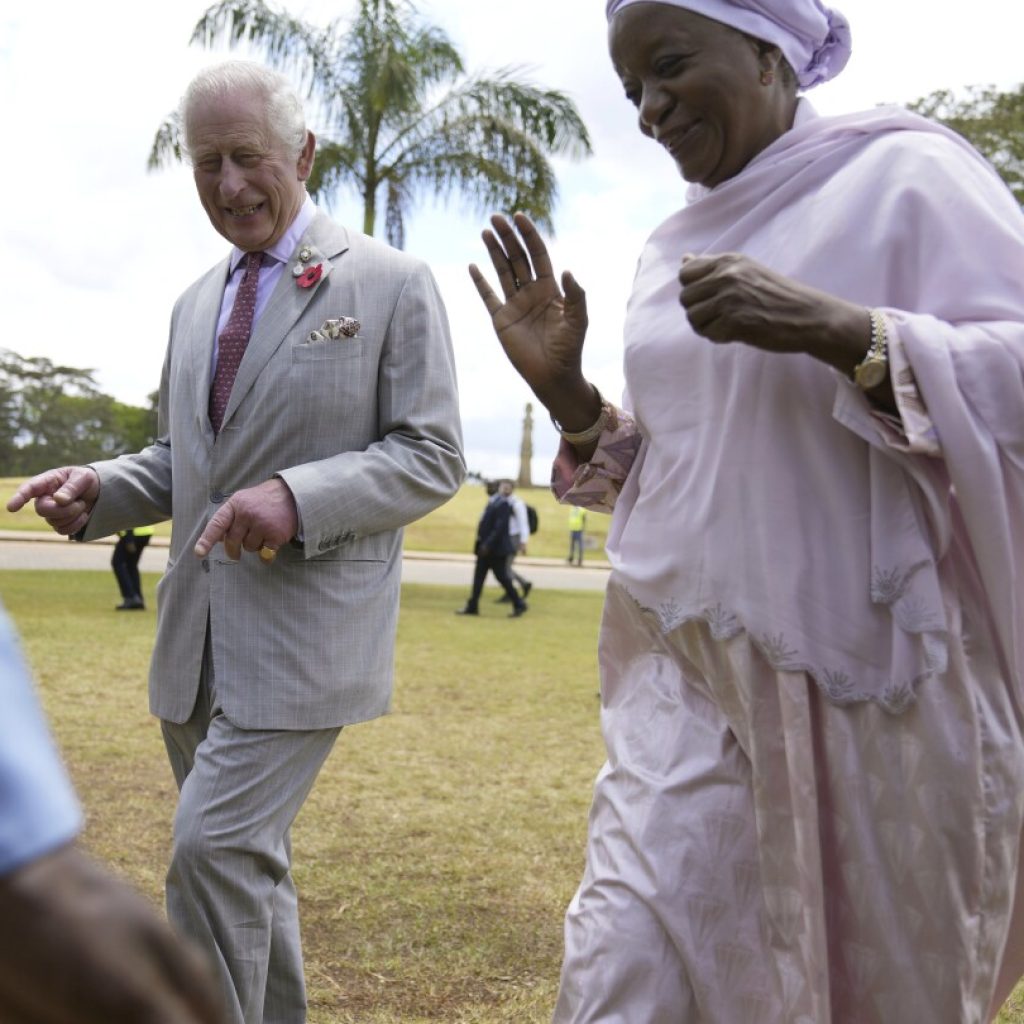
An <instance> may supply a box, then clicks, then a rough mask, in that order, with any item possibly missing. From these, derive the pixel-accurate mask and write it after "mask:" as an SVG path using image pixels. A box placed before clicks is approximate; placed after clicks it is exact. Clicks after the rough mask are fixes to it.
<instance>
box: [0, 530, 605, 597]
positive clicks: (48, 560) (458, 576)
mask: <svg viewBox="0 0 1024 1024" xmlns="http://www.w3.org/2000/svg"><path fill="white" fill-rule="evenodd" d="M161 540H162V538H161ZM112 550H113V543H112V542H109V541H95V542H93V543H91V544H75V543H73V542H72V541H68V540H64V539H63V538H62V537H58V536H56V535H55V534H44V533H40V534H38V535H36V534H32V535H31V536H30V537H27V536H26V534H25V533H19V532H18V531H14V530H10V531H0V569H109V568H110V555H111V552H112ZM166 565H167V547H166V546H165V543H160V542H159V541H154V542H153V543H151V544H150V545H149V547H147V548H146V551H145V554H144V555H143V556H142V565H141V568H142V570H143V571H144V572H163V571H164V568H165V567H166ZM516 565H517V566H519V567H520V569H521V571H522V574H523V575H524V576H526V577H527V578H528V579H530V580H532V581H533V582H534V583H535V584H536V585H537V587H539V588H541V589H543V590H604V588H605V584H606V583H607V581H608V572H609V570H608V568H607V566H606V565H604V564H602V565H600V566H594V567H590V566H585V567H584V568H582V569H577V568H575V567H572V566H568V565H566V564H565V563H564V562H561V561H559V560H558V559H555V558H523V559H519V560H518V561H517V562H516ZM472 578H473V558H472V556H471V555H459V554H434V553H428V552H419V551H410V552H406V554H405V556H404V557H403V559H402V582H403V583H441V584H451V585H453V586H465V587H467V588H468V586H469V584H470V582H471V580H472Z"/></svg>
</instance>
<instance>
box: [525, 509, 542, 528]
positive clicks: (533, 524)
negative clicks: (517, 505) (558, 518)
mask: <svg viewBox="0 0 1024 1024" xmlns="http://www.w3.org/2000/svg"><path fill="white" fill-rule="evenodd" d="M526 521H527V522H528V523H529V524H530V533H536V532H537V527H538V526H540V519H539V518H538V516H537V510H536V509H535V508H534V507H533V506H532V505H527V506H526Z"/></svg>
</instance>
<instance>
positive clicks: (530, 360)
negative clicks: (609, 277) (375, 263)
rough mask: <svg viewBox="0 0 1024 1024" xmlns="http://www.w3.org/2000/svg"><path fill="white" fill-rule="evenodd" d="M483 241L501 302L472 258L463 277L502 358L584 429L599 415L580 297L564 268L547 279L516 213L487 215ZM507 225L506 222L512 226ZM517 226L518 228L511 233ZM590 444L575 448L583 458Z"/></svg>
mask: <svg viewBox="0 0 1024 1024" xmlns="http://www.w3.org/2000/svg"><path fill="white" fill-rule="evenodd" d="M491 224H492V226H493V230H492V231H485V232H484V233H483V240H484V245H485V246H486V247H487V252H488V254H489V255H490V257H491V263H492V264H493V266H494V269H495V271H497V274H498V283H499V285H500V287H501V291H502V295H503V296H504V301H503V300H502V299H501V298H499V297H498V296H497V295H496V294H495V293H494V291H493V290H492V289H491V286H490V285H489V284H488V283H487V280H486V279H485V278H484V276H483V274H482V273H481V272H480V269H479V268H478V267H477V266H476V264H472V265H471V266H470V268H469V274H470V277H472V278H473V283H474V284H475V285H476V289H477V292H478V293H479V295H480V298H481V299H482V300H483V303H484V306H486V307H487V312H488V313H490V315H491V323H492V325H493V327H494V333H495V334H496V335H497V336H498V340H499V341H500V342H501V345H502V348H504V350H505V354H506V355H507V356H508V358H509V361H510V362H511V363H512V365H513V366H514V367H515V368H516V370H517V371H518V372H519V375H520V376H521V377H522V378H523V380H525V381H526V383H527V384H528V385H529V386H530V388H531V389H532V390H533V393H534V394H535V395H536V396H537V398H538V399H539V401H540V402H541V403H542V404H543V405H544V406H545V407H546V408H547V409H548V411H549V412H550V413H551V415H552V416H553V417H554V418H555V419H556V420H557V421H558V422H559V423H560V424H561V426H562V427H563V428H564V429H565V430H568V431H570V432H573V433H576V432H579V431H581V430H586V429H587V427H589V426H590V425H591V424H592V423H594V422H595V421H596V420H597V418H598V416H599V415H600V413H601V403H600V400H599V399H598V396H597V392H596V390H595V389H594V388H593V387H592V386H591V385H590V384H588V383H587V381H586V379H585V378H584V376H583V371H582V369H581V362H582V355H583V341H584V338H585V337H586V333H587V301H586V295H585V294H584V291H583V289H582V288H581V287H580V286H579V284H578V283H577V281H576V279H575V278H574V277H573V276H572V274H571V273H569V271H564V272H563V273H562V276H561V282H560V283H561V287H559V281H557V280H556V279H555V275H554V271H553V270H552V267H551V259H550V257H549V256H548V251H547V247H546V246H545V245H544V241H543V239H541V237H540V235H539V234H538V233H537V229H536V228H535V227H534V225H533V222H532V221H531V220H530V218H529V217H527V216H526V215H525V214H522V213H517V214H516V215H515V216H514V217H513V218H512V223H510V222H509V221H508V219H507V218H505V217H501V216H495V217H492V218H491ZM513 225H514V227H513ZM517 232H518V233H517ZM593 450H594V445H593V444H591V445H589V446H586V448H580V449H578V451H579V453H580V456H581V457H582V458H583V459H584V460H586V459H587V458H589V456H590V455H591V454H592V453H593Z"/></svg>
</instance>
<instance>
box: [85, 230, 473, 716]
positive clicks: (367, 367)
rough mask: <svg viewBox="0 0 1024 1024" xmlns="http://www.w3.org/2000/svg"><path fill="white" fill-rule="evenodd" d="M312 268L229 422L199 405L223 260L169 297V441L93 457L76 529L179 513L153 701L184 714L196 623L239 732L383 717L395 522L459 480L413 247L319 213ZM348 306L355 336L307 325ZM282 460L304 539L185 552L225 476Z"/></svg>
mask: <svg viewBox="0 0 1024 1024" xmlns="http://www.w3.org/2000/svg"><path fill="white" fill-rule="evenodd" d="M302 244H305V245H308V246H310V248H312V250H313V257H312V260H311V261H309V265H311V266H312V265H314V264H316V263H318V262H322V263H323V276H322V278H321V280H320V281H319V283H318V284H317V285H316V286H314V287H313V288H310V289H308V290H305V289H302V288H299V287H298V286H297V284H296V281H295V278H294V277H292V275H291V274H290V273H289V272H288V270H286V271H285V273H284V274H282V276H281V278H280V280H279V281H278V283H277V285H276V287H275V290H274V292H273V294H272V295H271V297H270V300H269V302H268V305H267V308H266V310H265V311H264V313H263V315H262V317H261V318H260V321H259V323H258V324H257V325H256V327H255V329H254V331H253V334H252V338H251V339H250V342H249V346H248V348H247V349H246V352H245V355H244V357H243V359H242V363H241V365H240V367H239V370H238V376H237V377H236V379H235V383H234V387H233V388H232V392H231V399H230V402H229V404H228V407H227V410H226V413H225V416H224V423H223V426H222V429H221V432H220V434H219V435H218V436H217V438H216V439H214V435H213V431H212V428H211V427H210V423H209V418H208V414H207V407H208V397H209V390H210V367H211V357H212V346H213V340H214V332H215V330H216V323H217V317H218V314H219V311H220V305H221V299H222V295H223V290H224V284H225V281H226V277H227V269H228V261H227V260H226V259H225V261H224V262H223V263H220V264H218V265H217V266H216V267H214V268H213V269H212V270H210V271H209V272H208V273H206V274H205V275H204V276H202V277H201V278H199V280H198V281H196V282H195V283H194V284H193V285H192V286H191V287H190V288H189V289H188V290H187V291H186V292H185V293H184V294H183V295H182V296H181V298H180V299H179V300H178V302H177V304H176V305H175V308H174V313H173V316H172V319H171V332H170V341H169V344H168V348H167V357H166V360H165V363H164V371H163V377H162V381H161V387H160V434H161V436H160V438H159V439H158V441H157V442H156V443H155V444H154V445H152V446H150V447H149V448H147V449H145V450H144V451H142V452H140V453H138V454H135V455H128V456H123V457H122V458H119V459H115V460H112V461H109V462H102V463H97V464H96V465H95V469H96V470H97V471H98V473H99V475H100V484H101V486H100V496H99V500H98V501H97V503H96V506H95V508H94V511H93V513H92V516H91V518H90V520H89V523H88V526H87V527H86V530H85V531H84V533H83V535H82V536H83V539H86V540H89V539H92V538H95V537H102V536H106V535H107V534H110V533H112V532H113V531H115V530H118V529H124V528H126V527H129V526H137V525H141V524H146V523H152V522H157V521H159V520H161V519H166V518H168V517H173V527H172V536H171V550H170V560H169V563H168V568H167V573H166V575H165V576H164V577H163V579H162V580H161V581H160V584H159V586H158V588H157V601H158V616H157V638H156V646H155V649H154V652H153V659H152V665H151V670H150V706H151V709H152V711H153V713H154V714H155V715H158V716H159V717H161V718H165V719H168V720H170V721H173V722H183V721H185V720H187V719H188V717H189V715H190V714H191V712H192V708H193V705H194V702H195V697H196V691H197V687H198V682H199V674H200V667H201V660H202V654H203V646H204V643H205V637H206V630H207V621H209V629H210V640H211V644H212V652H213V662H214V675H215V686H216V698H217V701H218V703H219V705H220V706H221V707H222V708H223V710H224V713H225V714H226V715H227V716H228V718H229V719H230V720H231V721H232V722H234V723H235V724H236V725H239V726H241V727H243V728H254V729H313V728H323V727H328V726H338V725H347V724H350V723H352V722H358V721H362V720H365V719H368V718H372V717H374V716H376V715H379V714H381V713H383V712H384V711H385V710H386V709H387V706H388V703H389V700H390V695H391V678H392V666H393V660H394V635H395V626H396V622H397V615H398V597H399V577H400V569H401V564H400V556H401V541H402V527H403V526H404V525H406V524H407V523H410V522H412V521H413V520H415V519H418V518H420V517H421V516H423V515H425V514H426V513H428V512H429V511H431V509H433V508H435V507H436V506H438V505H440V504H442V503H443V502H444V501H446V500H447V499H448V498H449V497H450V496H451V495H452V494H453V493H454V492H455V490H456V489H457V488H458V486H459V484H460V482H461V481H462V478H463V475H464V472H465V467H464V463H463V458H462V453H461V443H462V439H461V429H460V425H459V414H458V399H457V392H456V384H455V365H454V357H453V353H452V347H451V340H450V337H449V331H448V323H447V317H446V315H445V311H444V306H443V304H442V301H441V298H440V295H439V293H438V290H437V286H436V284H435V282H434V279H433V277H432V275H431V273H430V271H429V269H428V268H427V267H426V266H425V264H423V263H422V262H420V261H418V260H416V259H413V258H412V257H410V256H408V255H406V254H404V253H401V252H398V251H396V250H394V249H391V248H390V247H388V246H386V245H384V244H382V243H380V242H377V241H375V240H373V239H371V238H368V237H366V236H364V235H360V234H357V233H355V232H352V233H350V232H347V231H346V230H345V229H344V228H342V227H340V226H338V225H336V224H335V223H334V222H333V221H331V220H330V219H329V218H328V217H326V216H325V215H324V214H322V213H318V214H317V216H316V218H315V219H314V221H313V222H312V224H311V225H310V227H309V229H308V230H307V232H306V234H305V236H304V238H303V239H302V242H301V243H300V245H302ZM340 316H351V317H355V318H356V319H358V320H359V321H360V323H361V325H362V326H361V329H360V331H359V333H358V335H357V336H356V337H355V338H342V339H339V340H326V341H322V340H316V341H311V340H310V339H309V335H310V332H311V331H313V330H315V329H316V328H318V327H320V325H321V324H322V323H323V322H324V321H325V320H328V319H334V318H337V317H340ZM274 474H277V475H278V476H280V477H281V478H283V479H284V481H285V482H286V483H287V485H288V487H289V488H290V489H291V492H292V494H293V495H294V497H295V501H296V504H297V506H298V511H299V516H300V520H301V531H302V533H301V536H302V542H301V544H293V545H291V546H287V545H286V546H285V547H283V548H282V549H281V551H280V552H279V554H278V556H277V559H276V560H275V561H274V562H273V564H271V565H269V566H268V565H263V564H262V563H261V562H260V561H259V559H258V558H257V557H256V556H255V555H252V554H243V557H242V559H241V560H240V561H237V562H235V561H232V560H230V559H229V558H227V556H226V555H225V554H224V551H223V547H222V545H220V544H218V545H217V546H216V547H215V548H214V549H213V551H211V552H210V555H209V557H208V558H206V559H203V560H202V561H200V559H198V558H196V556H195V555H194V554H193V551H192V548H193V546H194V545H195V542H196V540H197V538H198V537H199V534H200V533H201V532H202V530H203V528H204V526H205V524H206V522H207V521H208V519H209V517H210V516H211V515H212V513H213V512H214V511H215V510H216V509H217V507H218V505H219V504H220V503H221V502H223V501H224V500H225V499H226V498H227V497H229V496H230V495H231V494H232V493H233V492H234V491H237V490H241V489H242V488H245V487H251V486H253V485H255V484H259V483H262V482H263V481H265V480H267V479H269V478H270V477H272V476H273V475H274Z"/></svg>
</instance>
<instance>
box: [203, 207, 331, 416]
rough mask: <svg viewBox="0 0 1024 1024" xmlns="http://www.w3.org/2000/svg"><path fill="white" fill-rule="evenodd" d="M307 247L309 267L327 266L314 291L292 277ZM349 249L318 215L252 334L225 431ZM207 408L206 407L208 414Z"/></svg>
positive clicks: (275, 287) (324, 219)
mask: <svg viewBox="0 0 1024 1024" xmlns="http://www.w3.org/2000/svg"><path fill="white" fill-rule="evenodd" d="M304 245H307V246H309V248H310V249H311V250H312V255H311V257H310V259H309V260H307V261H306V263H307V266H311V267H314V266H316V265H317V263H321V264H323V273H322V275H321V277H320V280H319V281H318V282H317V283H316V284H315V285H314V286H313V287H312V288H300V287H299V286H298V284H297V283H296V281H295V278H294V277H293V276H292V270H291V268H292V266H293V265H294V263H295V261H296V253H297V252H298V251H299V249H301V248H302V246H304ZM347 250H348V233H347V232H346V231H345V229H344V228H342V227H341V226H340V225H337V224H334V223H333V222H332V221H331V219H330V218H329V217H327V216H326V215H325V214H323V213H317V215H316V217H315V218H314V219H313V222H312V223H311V224H310V225H309V227H308V228H307V229H306V232H305V234H304V235H303V236H302V239H301V240H300V241H299V244H298V245H297V246H296V247H295V252H294V253H292V258H291V259H290V260H289V261H288V263H287V264H286V265H285V267H284V270H283V272H282V274H281V276H280V277H279V278H278V280H277V284H276V285H275V286H274V290H273V292H272V293H271V295H270V300H269V301H268V302H267V306H266V308H265V309H264V311H263V314H262V315H261V317H260V320H259V323H258V324H257V325H256V327H255V329H254V330H253V332H252V337H251V338H250V339H249V344H248V345H247V346H246V349H245V355H244V356H242V362H241V363H240V365H239V367H238V374H237V375H236V376H235V383H234V385H233V386H232V388H231V396H230V398H229V399H228V406H227V409H226V410H225V411H224V423H223V424H222V426H221V429H222V430H223V429H224V427H225V426H227V424H228V421H229V420H230V419H231V417H232V416H233V415H234V413H235V410H236V409H237V408H238V406H239V405H240V404H241V403H242V400H243V399H244V398H245V396H246V395H247V394H248V393H249V391H250V390H251V389H252V386H253V384H255V383H256V379H257V378H258V377H259V375H260V374H261V373H262V372H263V370H264V369H265V367H266V365H267V363H268V362H270V359H271V357H272V356H273V355H274V353H275V352H276V351H277V350H278V349H279V348H280V347H281V345H282V344H283V343H284V340H285V338H286V337H287V336H288V333H289V332H290V331H291V329H292V328H293V326H294V325H295V323H296V322H297V321H298V319H299V318H300V317H301V316H302V314H303V312H304V311H305V309H306V307H307V306H308V305H309V303H310V302H311V301H312V300H313V296H314V295H315V294H316V293H317V291H318V290H319V289H320V288H323V287H324V281H325V280H326V278H327V276H328V275H329V274H330V273H331V272H332V270H333V269H334V266H335V264H333V263H332V262H331V260H337V259H338V258H339V257H340V256H342V255H343V254H344V253H345V252H346V251H347ZM208 361H209V360H208ZM209 375H210V371H209V368H207V371H206V379H207V394H209V379H210V378H209ZM205 408H206V407H205V404H204V411H205Z"/></svg>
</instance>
